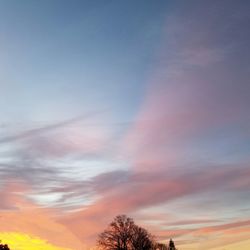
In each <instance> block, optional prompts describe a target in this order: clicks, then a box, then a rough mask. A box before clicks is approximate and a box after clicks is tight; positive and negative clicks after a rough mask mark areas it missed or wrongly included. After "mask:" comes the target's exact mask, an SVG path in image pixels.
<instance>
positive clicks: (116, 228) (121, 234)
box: [0, 215, 177, 250]
mask: <svg viewBox="0 0 250 250" xmlns="http://www.w3.org/2000/svg"><path fill="white" fill-rule="evenodd" d="M97 248H98V249H100V250H177V249H176V247H175V244H174V241H173V240H172V239H170V241H169V243H168V244H163V243H159V242H157V241H156V240H155V237H154V236H153V235H151V234H150V233H149V232H148V231H147V230H146V229H145V228H142V227H140V226H138V225H136V224H135V223H134V221H133V219H131V218H129V217H127V216H126V215H118V216H116V217H115V219H114V220H113V221H112V222H111V223H110V224H109V226H108V227H107V229H105V230H104V231H103V232H102V233H101V234H99V236H98V240H97ZM0 250H10V248H9V247H8V245H7V244H0Z"/></svg>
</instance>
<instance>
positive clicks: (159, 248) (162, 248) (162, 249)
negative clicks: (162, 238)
mask: <svg viewBox="0 0 250 250" xmlns="http://www.w3.org/2000/svg"><path fill="white" fill-rule="evenodd" d="M155 250H168V248H167V246H166V245H165V244H162V243H158V242H156V243H155Z"/></svg>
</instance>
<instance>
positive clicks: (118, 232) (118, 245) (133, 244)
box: [97, 215, 177, 250]
mask: <svg viewBox="0 0 250 250" xmlns="http://www.w3.org/2000/svg"><path fill="white" fill-rule="evenodd" d="M97 247H98V249H100V250H177V249H176V248H175V244H174V241H173V240H172V239H170V241H169V243H168V245H166V244H162V243H158V242H156V240H155V237H154V236H152V235H151V234H150V233H149V232H148V231H147V230H146V229H144V228H142V227H140V226H138V225H136V224H135V223H134V221H133V219H131V218H129V217H127V216H126V215H118V216H116V217H115V219H114V220H113V221H112V222H111V223H110V224H109V226H108V227H107V229H105V230H104V231H103V232H102V233H101V234H100V235H99V236H98V240H97Z"/></svg>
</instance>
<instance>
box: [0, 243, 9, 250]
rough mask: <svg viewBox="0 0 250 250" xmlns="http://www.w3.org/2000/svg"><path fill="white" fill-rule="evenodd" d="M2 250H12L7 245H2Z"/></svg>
mask: <svg viewBox="0 0 250 250" xmlns="http://www.w3.org/2000/svg"><path fill="white" fill-rule="evenodd" d="M0 250H10V249H9V247H8V245H7V244H0Z"/></svg>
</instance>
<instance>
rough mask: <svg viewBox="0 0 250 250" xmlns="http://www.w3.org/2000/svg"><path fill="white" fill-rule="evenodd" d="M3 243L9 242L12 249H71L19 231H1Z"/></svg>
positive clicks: (0, 235)
mask: <svg viewBox="0 0 250 250" xmlns="http://www.w3.org/2000/svg"><path fill="white" fill-rule="evenodd" d="M0 240H1V241H2V244H8V246H9V248H10V249H11V250H44V249H46V250H71V249H69V248H62V247H57V246H54V245H52V244H50V243H48V242H47V241H46V240H43V239H40V238H38V237H34V236H30V235H27V234H22V233H17V232H0Z"/></svg>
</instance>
